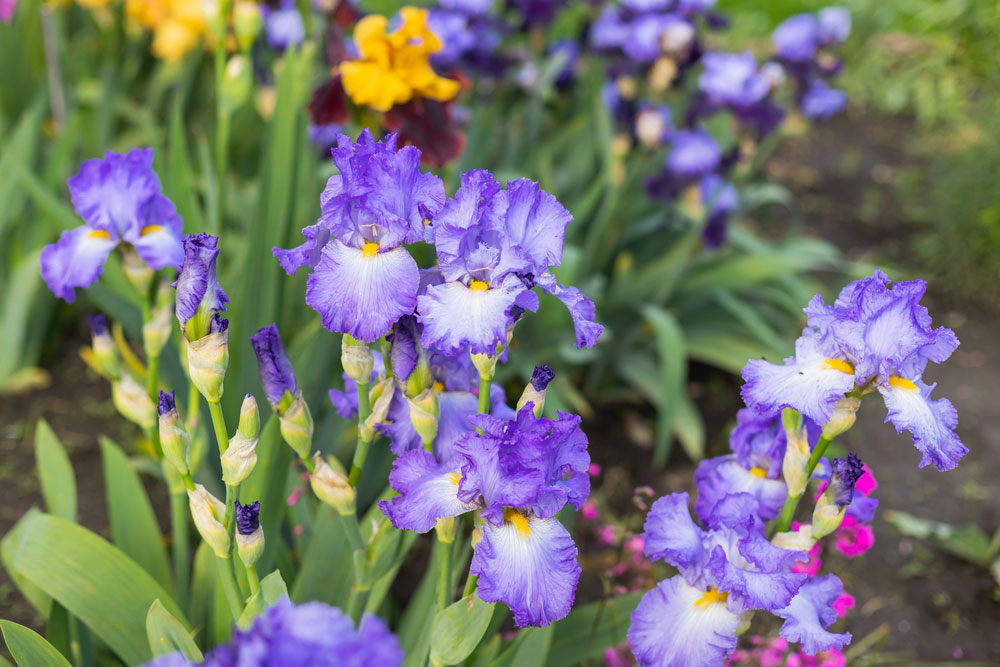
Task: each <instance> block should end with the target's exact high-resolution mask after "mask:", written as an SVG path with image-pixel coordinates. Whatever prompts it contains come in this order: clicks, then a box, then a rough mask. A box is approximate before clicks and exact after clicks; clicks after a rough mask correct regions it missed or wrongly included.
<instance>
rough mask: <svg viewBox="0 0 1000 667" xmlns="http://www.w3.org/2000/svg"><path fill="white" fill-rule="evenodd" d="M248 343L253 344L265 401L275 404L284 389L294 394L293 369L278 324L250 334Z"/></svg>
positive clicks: (279, 400)
mask: <svg viewBox="0 0 1000 667" xmlns="http://www.w3.org/2000/svg"><path fill="white" fill-rule="evenodd" d="M250 344H251V345H252V346H253V351H254V354H256V355H257V370H258V371H259V372H260V383H261V385H262V386H263V387H264V394H265V395H266V396H267V401H268V403H270V404H271V405H272V406H274V405H277V404H278V403H280V402H281V397H282V396H284V395H285V391H289V392H291V393H292V394H294V393H295V390H296V389H297V388H298V385H297V383H296V381H295V370H294V369H293V368H292V362H291V361H289V359H288V354H286V353H285V346H284V345H283V344H282V343H281V335H280V334H278V326H277V325H276V324H269V325H267V326H266V327H264V328H263V329H261V330H260V331H258V332H257V333H256V334H254V335H253V336H250Z"/></svg>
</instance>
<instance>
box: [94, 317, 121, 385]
mask: <svg viewBox="0 0 1000 667" xmlns="http://www.w3.org/2000/svg"><path fill="white" fill-rule="evenodd" d="M90 329H91V331H92V332H93V338H92V341H93V342H92V344H91V345H92V348H93V351H94V361H95V363H96V364H97V370H98V371H99V372H101V373H103V374H104V375H106V376H107V377H112V378H113V377H117V376H118V348H117V347H116V346H115V341H114V339H113V338H112V337H111V333H110V332H109V331H108V320H107V318H106V317H104V315H91V316H90Z"/></svg>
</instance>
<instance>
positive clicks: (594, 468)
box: [587, 463, 601, 477]
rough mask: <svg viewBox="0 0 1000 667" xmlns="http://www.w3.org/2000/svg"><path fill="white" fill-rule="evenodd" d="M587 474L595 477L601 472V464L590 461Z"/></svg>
mask: <svg viewBox="0 0 1000 667" xmlns="http://www.w3.org/2000/svg"><path fill="white" fill-rule="evenodd" d="M587 474H588V475H590V476H591V477H597V476H598V475H600V474H601V466H600V464H597V463H591V464H590V467H589V468H587Z"/></svg>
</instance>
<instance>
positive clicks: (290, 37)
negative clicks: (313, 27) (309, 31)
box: [262, 0, 306, 51]
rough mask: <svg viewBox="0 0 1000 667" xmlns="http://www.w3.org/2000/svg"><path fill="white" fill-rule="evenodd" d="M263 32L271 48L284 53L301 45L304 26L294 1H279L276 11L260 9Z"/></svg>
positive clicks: (304, 32)
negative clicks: (262, 19)
mask: <svg viewBox="0 0 1000 667" xmlns="http://www.w3.org/2000/svg"><path fill="white" fill-rule="evenodd" d="M262 11H264V12H265V14H264V32H265V33H266V35H267V43H268V44H270V45H271V48H273V49H276V50H278V51H284V50H285V49H287V48H288V47H290V46H295V45H297V44H301V43H302V40H304V39H305V37H306V26H305V23H304V22H303V21H302V14H300V13H299V10H298V8H297V7H296V6H295V0H281V4H280V6H279V7H278V9H268V8H267V5H264V6H263V7H262Z"/></svg>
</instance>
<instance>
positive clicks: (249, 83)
mask: <svg viewBox="0 0 1000 667" xmlns="http://www.w3.org/2000/svg"><path fill="white" fill-rule="evenodd" d="M252 89H253V75H252V73H251V71H250V66H249V65H248V64H247V59H246V58H245V57H243V56H242V55H240V54H236V55H235V56H233V57H231V58H230V59H229V62H227V63H226V70H225V73H224V74H223V77H222V82H221V84H220V85H219V99H220V101H221V102H222V107H223V108H224V109H226V110H228V111H229V112H232V111H235V110H236V109H238V108H239V107H240V106H242V105H243V103H244V102H246V101H247V99H248V98H249V97H250V92H251V90H252Z"/></svg>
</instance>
